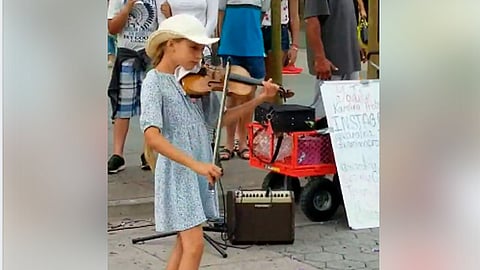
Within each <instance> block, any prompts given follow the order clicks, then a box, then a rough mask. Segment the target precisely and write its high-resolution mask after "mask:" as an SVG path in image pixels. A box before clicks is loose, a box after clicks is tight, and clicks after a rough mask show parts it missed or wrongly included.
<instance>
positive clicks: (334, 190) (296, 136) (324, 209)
mask: <svg viewBox="0 0 480 270" xmlns="http://www.w3.org/2000/svg"><path fill="white" fill-rule="evenodd" d="M248 132H249V134H248V143H249V149H250V166H252V167H255V168H260V169H265V170H269V171H270V172H269V173H268V175H267V176H266V177H265V179H264V181H263V184H262V188H263V189H268V188H270V189H272V190H278V189H288V190H292V191H293V192H294V196H295V199H296V201H297V202H299V203H300V207H301V209H302V211H303V213H304V214H305V215H306V216H307V217H308V218H309V219H310V220H311V221H326V220H329V219H331V217H332V216H333V215H334V214H335V212H336V210H337V208H338V206H339V205H340V204H341V203H342V201H343V200H342V194H341V190H340V185H339V182H338V176H337V169H336V166H335V159H334V155H333V149H332V145H331V141H330V135H329V134H328V129H322V130H314V131H295V132H282V133H275V132H274V131H273V130H272V128H271V126H270V124H260V123H258V122H253V123H250V124H249V131H248ZM328 175H334V177H333V181H332V180H330V179H329V178H327V176H328ZM300 178H306V179H307V180H308V182H307V184H306V185H305V186H304V187H303V188H302V187H301V185H300V180H299V179H300Z"/></svg>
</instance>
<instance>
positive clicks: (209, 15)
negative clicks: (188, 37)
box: [158, 0, 218, 36]
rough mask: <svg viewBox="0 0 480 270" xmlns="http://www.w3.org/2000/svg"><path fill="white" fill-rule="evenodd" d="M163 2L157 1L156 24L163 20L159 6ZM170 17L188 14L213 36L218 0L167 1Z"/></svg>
mask: <svg viewBox="0 0 480 270" xmlns="http://www.w3.org/2000/svg"><path fill="white" fill-rule="evenodd" d="M164 2H165V0H158V14H159V15H158V23H161V22H162V21H163V20H165V16H163V14H162V12H160V6H161V4H162V3H164ZM167 2H168V3H169V4H170V8H171V10H172V15H177V14H189V15H192V16H194V17H195V18H197V19H198V20H199V21H200V22H201V23H202V24H203V25H204V26H205V28H206V29H207V34H208V35H209V36H213V34H214V33H215V28H216V27H217V17H218V0H167Z"/></svg>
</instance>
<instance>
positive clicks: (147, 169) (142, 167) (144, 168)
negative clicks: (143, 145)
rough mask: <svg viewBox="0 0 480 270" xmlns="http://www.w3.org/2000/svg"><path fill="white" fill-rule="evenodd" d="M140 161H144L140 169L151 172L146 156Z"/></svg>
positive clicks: (141, 157) (143, 155) (142, 156)
mask: <svg viewBox="0 0 480 270" xmlns="http://www.w3.org/2000/svg"><path fill="white" fill-rule="evenodd" d="M140 160H141V161H142V165H140V168H141V169H142V170H144V171H150V170H151V168H150V165H148V162H147V160H146V159H145V154H142V155H141V156H140Z"/></svg>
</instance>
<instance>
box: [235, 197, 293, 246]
mask: <svg viewBox="0 0 480 270" xmlns="http://www.w3.org/2000/svg"><path fill="white" fill-rule="evenodd" d="M227 228H228V236H229V239H230V241H231V242H232V244H291V243H293V241H294V240H295V203H294V198H293V192H292V191H283V190H282V191H271V190H269V191H266V190H235V191H228V192H227Z"/></svg>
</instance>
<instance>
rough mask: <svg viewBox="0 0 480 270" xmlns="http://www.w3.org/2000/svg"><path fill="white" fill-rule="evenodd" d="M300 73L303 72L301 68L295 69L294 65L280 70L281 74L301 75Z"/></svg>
mask: <svg viewBox="0 0 480 270" xmlns="http://www.w3.org/2000/svg"><path fill="white" fill-rule="evenodd" d="M302 71H303V68H301V67H296V66H294V65H289V66H286V67H284V68H283V69H282V73H283V74H300V73H302Z"/></svg>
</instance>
